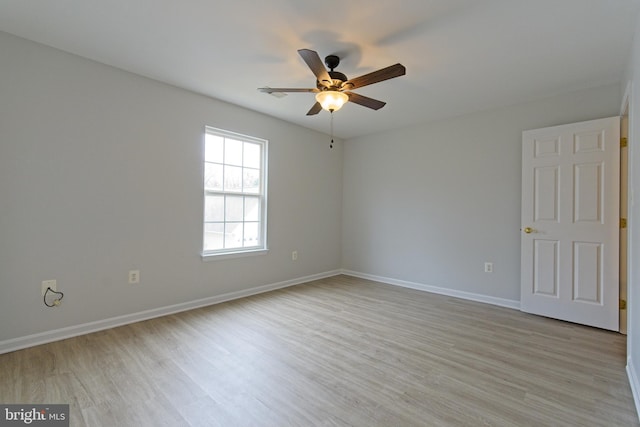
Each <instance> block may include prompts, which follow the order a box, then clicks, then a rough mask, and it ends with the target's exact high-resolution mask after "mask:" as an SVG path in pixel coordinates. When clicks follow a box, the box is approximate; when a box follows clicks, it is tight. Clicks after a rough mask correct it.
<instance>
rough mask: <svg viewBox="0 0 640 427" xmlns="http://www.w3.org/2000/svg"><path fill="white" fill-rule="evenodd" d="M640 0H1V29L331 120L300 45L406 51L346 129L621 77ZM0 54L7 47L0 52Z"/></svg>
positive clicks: (324, 126) (322, 50) (341, 121)
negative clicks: (283, 90) (316, 107)
mask: <svg viewBox="0 0 640 427" xmlns="http://www.w3.org/2000/svg"><path fill="white" fill-rule="evenodd" d="M639 10H640V0H402V1H393V0H384V1H382V0H342V1H336V0H322V1H317V0H313V1H311V0H267V1H257V0H232V1H231V0H230V1H223V0H181V1H176V0H108V1H105V0H2V1H0V31H5V32H8V33H12V34H15V35H18V36H21V37H24V38H27V39H30V40H34V41H37V42H40V43H43V44H46V45H49V46H53V47H56V48H59V49H62V50H65V51H68V52H72V53H75V54H77V55H80V56H84V57H87V58H90V59H94V60H96V61H99V62H102V63H105V64H109V65H112V66H114V67H118V68H121V69H124V70H128V71H131V72H134V73H137V74H141V75H144V76H148V77H151V78H154V79H157V80H160V81H163V82H167V83H170V84H173V85H175V86H179V87H183V88H186V89H189V90H192V91H195V92H198V93H202V94H205V95H208V96H211V97H214V98H217V99H221V100H224V101H228V102H231V103H234V104H237V105H241V106H243V107H246V108H249V109H252V110H255V111H259V112H262V113H265V114H268V115H271V116H274V117H278V118H280V119H283V120H286V121H289V122H292V123H297V124H299V125H301V126H304V127H308V128H311V129H315V130H318V131H321V132H325V133H327V132H328V130H329V114H328V113H326V112H321V113H320V114H319V115H317V116H311V117H307V116H306V115H305V114H306V112H307V111H308V109H309V108H310V107H311V106H312V105H313V103H314V102H315V101H314V99H313V95H312V94H309V93H293V94H289V95H288V96H286V97H284V98H281V99H278V98H275V97H273V96H270V95H268V94H264V93H260V92H258V91H257V90H256V89H257V88H258V87H262V86H271V87H314V85H315V77H314V76H313V74H312V73H311V71H310V70H309V69H308V68H307V66H306V65H305V63H304V62H303V61H302V59H301V58H300V57H299V56H298V54H297V52H296V51H297V50H298V49H300V48H309V49H313V50H316V51H317V52H318V53H319V54H320V56H321V57H322V58H324V57H325V56H326V55H329V54H337V55H338V56H340V57H341V58H342V61H341V64H340V66H339V67H338V69H337V71H342V72H343V73H345V74H346V75H347V76H348V77H349V78H352V77H356V76H359V75H361V74H365V73H368V72H371V71H374V70H376V69H379V68H383V67H386V66H388V65H392V64H395V63H396V62H400V63H402V64H403V65H405V66H406V68H407V75H406V76H403V77H399V78H396V79H393V80H388V81H384V82H381V83H377V84H375V85H371V86H367V87H363V88H360V89H358V90H356V91H355V92H357V93H360V94H362V95H365V96H368V97H372V98H376V99H380V100H382V101H386V102H387V105H386V106H385V107H384V108H382V109H381V110H379V111H373V110H369V109H367V108H363V107H361V106H359V105H356V104H352V103H348V104H347V105H346V106H345V107H343V109H342V110H340V111H339V112H336V113H335V116H334V126H335V131H336V134H337V135H338V136H339V137H342V138H351V137H355V136H360V135H366V134H370V133H375V132H381V131H385V130H388V129H393V128H398V127H403V126H408V125H411V124H415V123H423V122H428V121H434V120H439V119H444V118H448V117H453V116H458V115H461V114H466V113H470V112H473V111H478V110H482V109H487V108H494V107H499V106H506V105H511V104H516V103H520V102H525V101H529V100H533V99H539V98H542V97H546V96H552V95H556V94H561V93H565V92H569V91H574V90H579V89H584V88H588V87H595V86H599V85H603V84H607V83H613V82H618V81H620V80H621V79H622V77H623V74H624V71H625V67H626V64H627V60H628V58H627V57H628V55H629V52H630V48H631V42H632V37H633V30H634V26H635V22H636V16H637V13H638V11H639ZM0 60H2V59H1V58H0Z"/></svg>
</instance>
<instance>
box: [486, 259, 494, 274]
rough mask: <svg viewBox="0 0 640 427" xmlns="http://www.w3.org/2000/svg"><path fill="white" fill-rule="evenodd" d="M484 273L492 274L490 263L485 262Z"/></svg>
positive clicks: (491, 264)
mask: <svg viewBox="0 0 640 427" xmlns="http://www.w3.org/2000/svg"><path fill="white" fill-rule="evenodd" d="M484 272H485V273H493V263H492V262H485V263H484Z"/></svg>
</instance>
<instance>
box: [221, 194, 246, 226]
mask: <svg viewBox="0 0 640 427" xmlns="http://www.w3.org/2000/svg"><path fill="white" fill-rule="evenodd" d="M243 202H244V197H242V196H226V206H225V221H242V218H243V216H244V215H243V211H244V206H243Z"/></svg>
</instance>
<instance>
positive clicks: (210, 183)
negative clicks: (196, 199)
mask: <svg viewBox="0 0 640 427" xmlns="http://www.w3.org/2000/svg"><path fill="white" fill-rule="evenodd" d="M204 188H205V190H213V191H222V165H218V164H215V163H205V164H204Z"/></svg>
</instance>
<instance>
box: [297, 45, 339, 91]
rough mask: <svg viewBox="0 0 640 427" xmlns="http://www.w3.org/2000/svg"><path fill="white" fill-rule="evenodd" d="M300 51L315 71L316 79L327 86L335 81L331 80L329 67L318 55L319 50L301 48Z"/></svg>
mask: <svg viewBox="0 0 640 427" xmlns="http://www.w3.org/2000/svg"><path fill="white" fill-rule="evenodd" d="M298 53H299V54H300V56H301V57H302V59H303V60H304V62H306V63H307V65H308V66H309V68H310V69H311V71H312V72H313V75H314V76H316V79H318V81H319V82H320V84H322V85H323V86H326V87H329V86H331V84H332V83H333V81H332V80H331V77H330V76H329V73H327V69H326V68H325V67H324V64H323V63H322V60H321V59H320V56H318V52H316V51H315V50H311V49H299V50H298Z"/></svg>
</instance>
